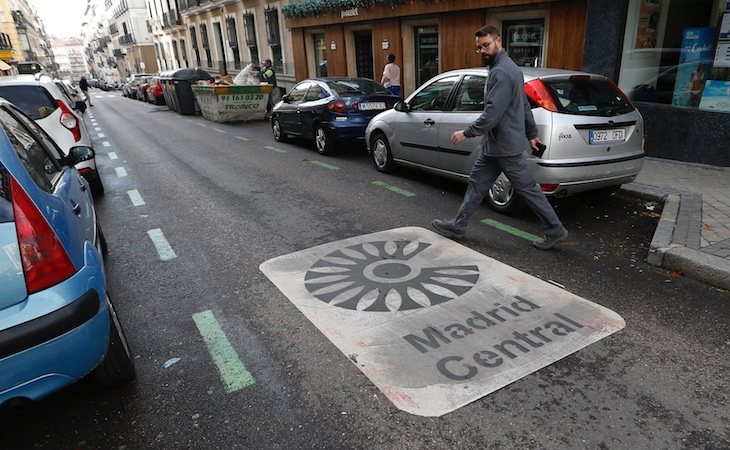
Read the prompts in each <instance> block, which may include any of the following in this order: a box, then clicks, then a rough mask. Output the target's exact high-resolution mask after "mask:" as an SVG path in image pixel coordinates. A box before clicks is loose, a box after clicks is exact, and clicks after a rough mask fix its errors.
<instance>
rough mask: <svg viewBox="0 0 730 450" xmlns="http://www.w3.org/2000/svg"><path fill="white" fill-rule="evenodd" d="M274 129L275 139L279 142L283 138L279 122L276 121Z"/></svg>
mask: <svg viewBox="0 0 730 450" xmlns="http://www.w3.org/2000/svg"><path fill="white" fill-rule="evenodd" d="M272 128H273V129H274V139H276V140H279V138H281V126H280V125H279V121H278V120H275V121H274V126H273V127H272Z"/></svg>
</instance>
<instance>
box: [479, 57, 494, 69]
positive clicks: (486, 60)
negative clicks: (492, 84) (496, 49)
mask: <svg viewBox="0 0 730 450" xmlns="http://www.w3.org/2000/svg"><path fill="white" fill-rule="evenodd" d="M493 61H494V57H493V56H492V55H482V66H483V67H489V66H491V65H492V62H493Z"/></svg>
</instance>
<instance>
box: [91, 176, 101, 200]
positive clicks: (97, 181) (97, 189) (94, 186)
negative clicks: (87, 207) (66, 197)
mask: <svg viewBox="0 0 730 450" xmlns="http://www.w3.org/2000/svg"><path fill="white" fill-rule="evenodd" d="M89 186H91V193H92V194H93V195H96V196H99V195H104V183H102V182H101V176H100V175H99V173H98V172H97V173H96V177H94V179H93V180H91V183H89Z"/></svg>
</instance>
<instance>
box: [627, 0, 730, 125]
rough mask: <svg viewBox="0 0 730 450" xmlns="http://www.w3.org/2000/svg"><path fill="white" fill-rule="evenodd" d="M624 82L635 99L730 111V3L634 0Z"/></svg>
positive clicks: (629, 94)
mask: <svg viewBox="0 0 730 450" xmlns="http://www.w3.org/2000/svg"><path fill="white" fill-rule="evenodd" d="M619 86H620V87H621V89H622V90H623V91H624V92H625V93H626V94H627V95H628V96H629V97H630V98H631V99H632V100H634V101H644V102H650V103H663V104H666V105H672V106H675V107H684V108H687V107H688V108H701V109H706V110H711V111H725V112H730V3H728V2H727V1H726V0H696V1H693V2H680V1H676V0H630V1H629V9H628V15H627V25H626V30H625V35H624V53H623V55H622V59H621V71H620V75H619Z"/></svg>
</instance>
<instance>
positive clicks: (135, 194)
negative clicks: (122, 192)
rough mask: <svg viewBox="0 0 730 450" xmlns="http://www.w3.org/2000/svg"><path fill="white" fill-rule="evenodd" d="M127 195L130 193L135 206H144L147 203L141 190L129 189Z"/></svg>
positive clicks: (130, 198)
mask: <svg viewBox="0 0 730 450" xmlns="http://www.w3.org/2000/svg"><path fill="white" fill-rule="evenodd" d="M127 195H129V200H131V202H132V205H133V206H142V205H144V204H145V203H144V199H143V198H142V196H141V195H140V194H139V191H138V190H137V189H132V190H131V191H127Z"/></svg>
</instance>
